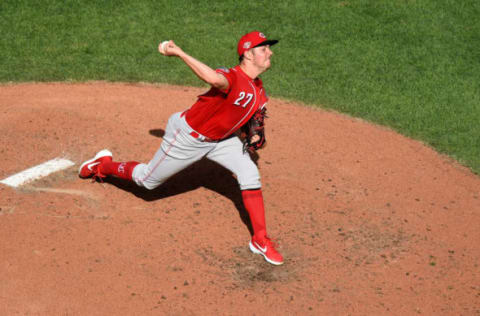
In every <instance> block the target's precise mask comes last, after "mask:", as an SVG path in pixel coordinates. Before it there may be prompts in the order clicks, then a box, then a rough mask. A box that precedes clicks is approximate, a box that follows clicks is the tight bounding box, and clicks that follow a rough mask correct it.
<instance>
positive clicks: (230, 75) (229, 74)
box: [215, 68, 235, 94]
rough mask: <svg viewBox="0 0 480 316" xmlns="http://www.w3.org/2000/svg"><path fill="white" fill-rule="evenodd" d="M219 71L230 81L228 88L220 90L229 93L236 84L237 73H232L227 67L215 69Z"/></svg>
mask: <svg viewBox="0 0 480 316" xmlns="http://www.w3.org/2000/svg"><path fill="white" fill-rule="evenodd" d="M215 71H216V72H217V73H219V74H221V75H223V76H224V77H225V78H226V79H227V81H228V89H226V90H220V91H222V92H223V93H225V94H228V93H229V92H230V90H231V89H232V86H233V85H234V84H235V75H234V74H233V73H232V71H231V70H230V69H227V68H218V69H216V70H215Z"/></svg>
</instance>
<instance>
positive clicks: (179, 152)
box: [79, 31, 283, 265]
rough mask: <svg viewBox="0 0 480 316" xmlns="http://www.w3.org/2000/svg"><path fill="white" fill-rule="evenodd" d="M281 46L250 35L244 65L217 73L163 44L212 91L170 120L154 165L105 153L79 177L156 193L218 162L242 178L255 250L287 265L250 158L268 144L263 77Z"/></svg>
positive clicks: (241, 48) (244, 43)
mask: <svg viewBox="0 0 480 316" xmlns="http://www.w3.org/2000/svg"><path fill="white" fill-rule="evenodd" d="M277 42H278V41H277V40H268V39H267V38H266V36H265V35H264V34H263V33H261V32H258V31H254V32H250V33H248V34H245V35H244V36H242V37H241V38H240V41H239V42H238V46H237V52H238V56H239V61H240V62H239V64H238V65H237V66H235V67H233V68H230V69H226V68H221V69H217V70H213V69H212V68H210V67H209V66H207V65H205V64H204V63H202V62H200V61H199V60H197V59H195V58H194V57H192V56H190V55H188V54H187V53H185V52H184V51H183V50H182V49H181V48H180V47H179V46H177V45H176V44H175V43H174V42H173V41H168V42H167V41H165V42H162V43H160V45H159V47H158V50H159V52H160V53H161V54H162V55H164V56H169V57H178V58H180V59H181V60H182V61H183V62H184V63H185V64H186V65H187V66H188V67H190V69H191V70H192V71H193V72H194V73H195V75H197V76H198V77H199V78H200V79H201V80H203V81H205V82H206V83H208V84H209V85H210V86H211V88H210V90H209V91H208V92H206V93H205V94H203V95H201V96H199V98H198V100H197V101H196V102H195V103H194V104H193V105H192V106H191V107H190V108H189V109H187V110H185V111H183V112H178V113H174V114H173V115H172V116H171V117H170V118H169V120H168V123H167V127H166V129H165V135H164V137H163V141H162V144H161V145H160V148H159V149H158V150H157V152H156V153H155V155H154V156H153V158H152V160H150V162H148V163H139V162H136V161H129V162H114V161H113V160H112V153H111V152H110V151H109V150H107V149H104V150H101V151H100V152H98V153H97V154H96V155H95V157H94V158H92V159H90V160H87V161H85V162H84V163H83V164H82V165H81V166H80V169H79V176H80V177H81V178H89V177H94V178H104V177H106V176H115V177H119V178H123V179H127V180H131V181H134V182H135V183H136V184H137V185H138V186H141V187H145V188H146V189H149V190H153V189H155V188H156V187H158V186H159V185H161V184H162V183H164V182H165V181H166V180H167V179H168V178H170V177H171V176H173V175H174V174H176V173H178V172H179V171H181V170H183V169H185V168H187V167H188V166H190V165H191V164H193V163H195V162H196V161H198V160H200V159H202V158H203V157H206V158H208V159H210V160H213V161H215V162H217V163H219V164H220V165H222V166H223V167H225V168H227V169H228V170H230V171H231V172H233V173H234V174H235V175H236V178H237V181H238V184H239V187H240V190H241V193H242V198H243V203H244V205H245V208H246V210H247V211H248V213H249V216H250V220H251V222H252V227H253V231H254V235H253V236H252V238H251V240H250V243H249V247H250V250H251V251H252V252H253V253H256V254H260V255H262V256H263V257H264V258H265V260H266V261H268V262H269V263H271V264H275V265H280V264H283V257H282V255H281V254H280V253H279V252H278V251H277V250H276V248H275V245H274V243H273V242H272V241H271V239H270V238H269V237H268V235H267V229H266V223H265V210H264V203H263V197H262V191H261V183H260V174H259V171H258V168H257V166H256V165H255V163H254V162H253V161H252V160H251V158H250V154H249V153H250V152H253V151H255V150H258V149H260V148H261V147H262V146H263V145H264V144H265V142H266V138H265V133H264V118H265V114H266V104H267V101H268V98H267V95H266V93H265V89H264V87H263V83H262V80H260V78H259V75H260V74H262V73H263V72H265V71H266V70H268V69H269V68H270V63H271V56H272V54H273V52H272V51H271V46H272V45H274V44H276V43H277ZM239 135H243V137H239Z"/></svg>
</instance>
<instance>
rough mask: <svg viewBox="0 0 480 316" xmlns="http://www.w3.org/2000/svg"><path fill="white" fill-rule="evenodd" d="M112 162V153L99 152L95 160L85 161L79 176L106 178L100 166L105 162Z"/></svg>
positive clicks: (106, 150)
mask: <svg viewBox="0 0 480 316" xmlns="http://www.w3.org/2000/svg"><path fill="white" fill-rule="evenodd" d="M107 161H108V162H110V161H112V153H111V152H110V151H109V150H108V149H104V150H101V151H99V152H98V153H97V154H96V155H95V157H94V158H92V159H90V160H87V161H85V162H84V163H82V165H81V166H80V169H78V175H79V176H80V178H89V177H92V176H93V177H100V178H105V175H103V174H102V173H101V172H100V170H99V168H98V167H99V166H100V165H101V164H102V163H104V162H107Z"/></svg>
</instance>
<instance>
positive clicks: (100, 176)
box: [92, 164, 107, 183]
mask: <svg viewBox="0 0 480 316" xmlns="http://www.w3.org/2000/svg"><path fill="white" fill-rule="evenodd" d="M100 166H101V164H100V165H96V166H95V167H96V168H95V173H94V174H93V177H92V182H95V181H97V178H98V179H99V180H100V182H101V183H103V178H106V177H107V176H106V175H104V174H102V173H101V172H100V170H99V167H100Z"/></svg>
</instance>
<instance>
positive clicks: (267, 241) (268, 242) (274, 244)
mask: <svg viewBox="0 0 480 316" xmlns="http://www.w3.org/2000/svg"><path fill="white" fill-rule="evenodd" d="M264 242H265V246H269V247H270V248H272V249H273V250H275V251H277V249H276V248H277V246H278V242H276V241H275V240H273V239H271V238H270V237H268V236H265V241H264Z"/></svg>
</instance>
